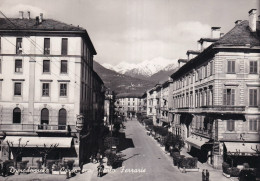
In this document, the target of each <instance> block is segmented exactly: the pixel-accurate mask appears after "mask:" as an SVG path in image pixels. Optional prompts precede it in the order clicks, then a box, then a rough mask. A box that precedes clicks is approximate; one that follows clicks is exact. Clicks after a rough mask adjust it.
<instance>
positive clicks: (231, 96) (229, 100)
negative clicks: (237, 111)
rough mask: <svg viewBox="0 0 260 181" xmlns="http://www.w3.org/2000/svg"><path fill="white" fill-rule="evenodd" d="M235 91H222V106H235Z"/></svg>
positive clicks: (229, 89)
mask: <svg viewBox="0 0 260 181" xmlns="http://www.w3.org/2000/svg"><path fill="white" fill-rule="evenodd" d="M235 95H236V91H235V89H231V88H228V89H223V105H225V106H234V105H235Z"/></svg>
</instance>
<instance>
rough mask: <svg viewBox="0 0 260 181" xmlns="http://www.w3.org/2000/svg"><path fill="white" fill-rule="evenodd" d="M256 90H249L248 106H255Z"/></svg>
mask: <svg viewBox="0 0 260 181" xmlns="http://www.w3.org/2000/svg"><path fill="white" fill-rule="evenodd" d="M257 100H258V99H257V89H249V106H257Z"/></svg>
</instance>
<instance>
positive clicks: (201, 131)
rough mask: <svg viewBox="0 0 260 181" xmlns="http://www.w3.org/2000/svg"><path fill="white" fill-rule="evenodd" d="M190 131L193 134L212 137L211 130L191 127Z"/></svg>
mask: <svg viewBox="0 0 260 181" xmlns="http://www.w3.org/2000/svg"><path fill="white" fill-rule="evenodd" d="M191 133H192V134H194V135H198V136H203V137H206V138H212V136H213V134H212V130H208V129H197V128H192V130H191Z"/></svg>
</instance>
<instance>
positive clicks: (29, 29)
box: [0, 18, 97, 55]
mask: <svg viewBox="0 0 260 181" xmlns="http://www.w3.org/2000/svg"><path fill="white" fill-rule="evenodd" d="M7 32H8V33H17V34H18V33H23V34H22V35H25V34H29V33H40V32H41V33H47V32H49V33H50V32H51V33H69V34H73V33H75V34H80V35H81V36H83V37H84V38H85V39H86V41H87V43H88V44H89V46H90V47H89V48H90V49H91V50H92V52H93V54H94V55H96V54H97V52H96V50H95V48H94V45H93V44H92V41H91V40H90V37H89V35H88V33H87V31H86V29H84V28H82V27H79V26H73V25H71V24H66V23H63V22H60V21H57V20H53V19H43V21H42V22H41V23H39V24H36V20H35V19H26V18H24V19H19V18H8V19H6V18H0V33H1V34H2V33H7Z"/></svg>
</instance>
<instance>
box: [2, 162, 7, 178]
mask: <svg viewBox="0 0 260 181" xmlns="http://www.w3.org/2000/svg"><path fill="white" fill-rule="evenodd" d="M2 172H3V177H5V176H6V175H7V168H6V164H5V163H3V169H2Z"/></svg>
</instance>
